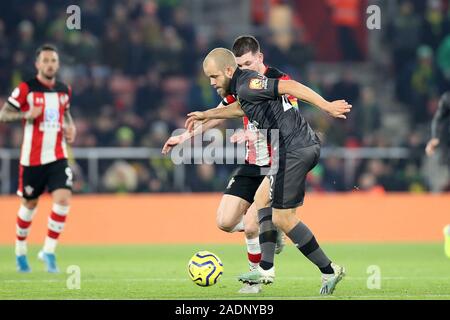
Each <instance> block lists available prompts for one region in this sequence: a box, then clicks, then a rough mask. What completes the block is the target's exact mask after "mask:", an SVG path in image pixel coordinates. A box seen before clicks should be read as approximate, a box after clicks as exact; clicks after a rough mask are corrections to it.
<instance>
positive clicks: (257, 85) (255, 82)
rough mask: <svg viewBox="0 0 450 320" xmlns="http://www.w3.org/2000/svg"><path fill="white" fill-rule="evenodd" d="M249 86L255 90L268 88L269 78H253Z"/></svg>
mask: <svg viewBox="0 0 450 320" xmlns="http://www.w3.org/2000/svg"><path fill="white" fill-rule="evenodd" d="M248 87H249V88H250V89H253V90H262V89H267V78H265V79H264V78H253V79H251V80H250V83H249V85H248Z"/></svg>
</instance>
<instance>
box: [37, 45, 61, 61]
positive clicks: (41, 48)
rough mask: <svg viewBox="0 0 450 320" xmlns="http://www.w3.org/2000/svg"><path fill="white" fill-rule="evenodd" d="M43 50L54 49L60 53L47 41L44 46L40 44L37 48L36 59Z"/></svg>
mask: <svg viewBox="0 0 450 320" xmlns="http://www.w3.org/2000/svg"><path fill="white" fill-rule="evenodd" d="M42 51H54V52H56V53H58V49H57V48H56V47H55V46H54V45H52V44H50V43H46V44H43V45H42V46H40V47H39V48H37V50H36V59H37V58H39V55H40V54H41V52H42Z"/></svg>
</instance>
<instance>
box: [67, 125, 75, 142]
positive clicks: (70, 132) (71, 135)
mask: <svg viewBox="0 0 450 320" xmlns="http://www.w3.org/2000/svg"><path fill="white" fill-rule="evenodd" d="M76 135H77V129H76V128H75V126H74V125H69V126H66V127H64V137H65V138H66V141H67V142H68V143H74V142H75V137H76Z"/></svg>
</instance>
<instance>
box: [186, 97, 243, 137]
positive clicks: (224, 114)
mask: <svg viewBox="0 0 450 320" xmlns="http://www.w3.org/2000/svg"><path fill="white" fill-rule="evenodd" d="M244 115H245V114H244V111H242V109H241V106H240V105H239V103H238V102H237V101H236V102H233V103H232V104H230V105H229V106H227V107H226V108H214V109H209V110H206V111H195V112H191V113H189V114H188V119H187V120H186V123H185V127H186V128H187V129H188V131H192V130H193V128H194V125H195V123H196V121H203V120H211V119H234V118H241V117H243V116H244Z"/></svg>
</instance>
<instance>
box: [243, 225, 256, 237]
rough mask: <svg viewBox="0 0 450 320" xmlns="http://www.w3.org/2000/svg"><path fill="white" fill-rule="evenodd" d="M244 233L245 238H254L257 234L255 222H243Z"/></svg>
mask: <svg viewBox="0 0 450 320" xmlns="http://www.w3.org/2000/svg"><path fill="white" fill-rule="evenodd" d="M244 233H245V236H246V238H247V239H254V238H256V237H257V236H258V235H259V227H258V225H257V224H253V223H247V224H245V228H244Z"/></svg>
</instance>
